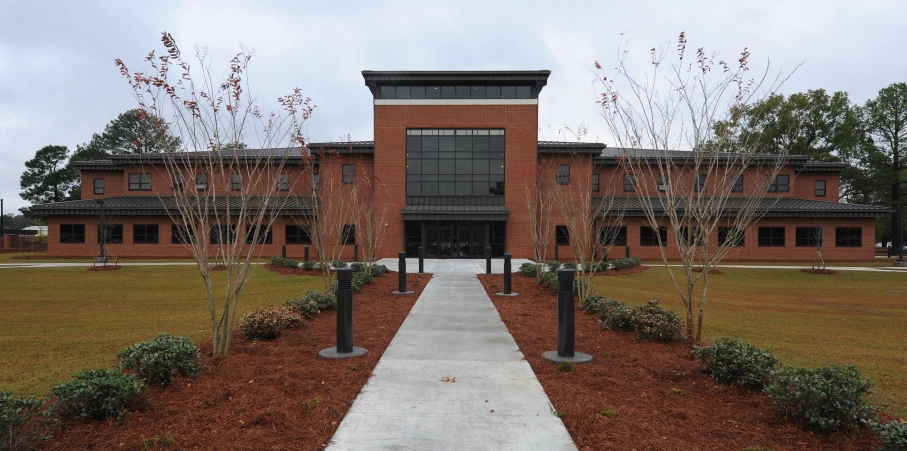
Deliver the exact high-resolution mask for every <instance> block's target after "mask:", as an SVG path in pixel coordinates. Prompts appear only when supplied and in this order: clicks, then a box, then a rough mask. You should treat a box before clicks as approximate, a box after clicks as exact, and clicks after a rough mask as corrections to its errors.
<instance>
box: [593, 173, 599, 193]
mask: <svg viewBox="0 0 907 451" xmlns="http://www.w3.org/2000/svg"><path fill="white" fill-rule="evenodd" d="M598 189H599V186H598V174H592V192H593V193H597V192H598Z"/></svg>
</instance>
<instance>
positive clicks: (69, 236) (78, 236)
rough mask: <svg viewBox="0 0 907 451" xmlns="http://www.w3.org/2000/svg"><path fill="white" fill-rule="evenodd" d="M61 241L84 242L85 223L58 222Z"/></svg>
mask: <svg viewBox="0 0 907 451" xmlns="http://www.w3.org/2000/svg"><path fill="white" fill-rule="evenodd" d="M60 242H61V243H72V244H74V243H84V242H85V224H60Z"/></svg>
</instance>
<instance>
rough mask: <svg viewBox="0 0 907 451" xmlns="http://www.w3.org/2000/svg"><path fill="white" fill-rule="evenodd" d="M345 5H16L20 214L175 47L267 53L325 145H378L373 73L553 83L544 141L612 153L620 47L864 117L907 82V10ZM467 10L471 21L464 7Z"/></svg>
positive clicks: (2, 104)
mask: <svg viewBox="0 0 907 451" xmlns="http://www.w3.org/2000/svg"><path fill="white" fill-rule="evenodd" d="M327 3H329V2H305V1H270V2H266V1H256V2H255V4H254V5H253V4H252V2H239V1H230V0H216V1H184V2H180V1H159V0H156V1H152V2H135V1H125V0H118V1H110V2H104V1H90V0H86V1H78V2H77V1H68V0H66V1H64V0H60V1H56V2H51V1H42V0H30V1H21V0H0V7H2V8H0V11H2V14H0V197H2V198H4V199H6V212H15V211H16V209H17V208H18V207H22V206H25V205H26V203H25V202H24V201H22V200H21V199H20V198H19V194H18V193H19V191H20V188H19V177H20V175H21V174H22V172H23V171H24V170H25V167H24V162H25V161H26V160H28V159H30V158H32V157H33V156H34V153H35V151H36V150H38V149H40V148H41V147H43V146H46V145H50V144H55V145H65V146H68V147H69V148H70V149H71V150H74V149H75V147H76V145H77V144H80V143H83V142H87V141H88V140H89V139H90V138H91V135H92V133H96V132H100V131H102V130H103V129H104V126H105V125H106V124H107V123H108V122H109V121H110V120H111V119H113V118H115V117H116V116H117V115H118V114H119V113H122V112H123V111H125V110H127V109H129V108H134V107H135V103H134V100H133V99H132V97H131V96H130V91H129V88H128V85H127V84H126V82H125V80H124V79H123V78H122V76H121V75H120V74H119V73H118V72H117V70H116V68H115V67H114V64H113V61H114V59H115V58H122V59H123V60H124V61H125V62H126V63H127V65H129V66H130V68H132V69H140V68H143V65H142V57H143V56H145V55H146V54H147V53H148V51H150V50H158V52H159V53H160V49H161V46H160V33H161V32H162V31H165V30H166V31H169V32H170V33H172V34H173V36H174V37H175V38H176V39H177V42H178V43H180V45H181V46H182V47H183V49H184V51H185V50H187V49H191V48H192V46H193V45H194V44H200V45H204V46H207V47H208V48H209V49H210V50H211V52H212V54H213V56H214V58H215V63H216V67H218V68H222V69H223V68H226V67H227V61H228V60H229V58H230V57H231V56H232V55H233V54H234V53H235V52H236V51H237V50H238V47H239V44H240V43H242V44H244V45H246V46H249V47H252V48H254V49H255V53H256V56H255V58H254V59H253V61H252V68H251V70H252V72H251V76H252V77H253V78H252V80H253V90H255V91H256V92H257V93H258V94H259V98H260V99H262V101H263V102H264V103H263V106H264V107H265V108H266V109H272V108H274V104H273V99H275V98H276V97H278V96H280V95H284V94H286V93H288V92H289V91H290V90H292V89H293V88H294V87H299V88H301V89H302V91H303V92H304V93H305V94H306V95H308V96H310V97H312V98H313V99H314V102H315V103H316V104H317V108H316V111H315V115H314V116H313V118H312V119H311V121H310V122H309V124H308V135H309V137H310V138H311V139H312V140H316V141H320V140H337V139H340V138H343V137H345V136H346V135H350V136H351V137H352V138H353V139H361V140H369V139H372V134H373V131H372V108H371V97H370V94H369V91H368V89H367V88H366V87H365V85H364V84H363V80H362V76H361V74H360V71H361V70H363V69H373V70H445V69H458V70H464V69H477V70H483V69H484V70H490V69H549V70H551V72H552V73H551V77H550V79H549V80H548V86H547V87H546V88H545V89H544V90H543V91H542V95H541V97H540V100H539V126H540V129H541V130H540V138H543V139H554V138H557V130H558V129H561V128H563V127H564V126H569V127H576V126H577V125H579V124H586V125H587V126H588V127H589V129H590V133H589V136H588V139H589V140H594V139H598V140H601V141H604V142H606V143H607V138H606V133H605V128H606V127H605V125H604V123H603V121H602V119H601V118H600V117H599V115H598V110H597V109H596V105H595V100H596V94H595V86H594V85H593V83H592V81H593V80H594V74H593V73H592V63H593V61H595V60H599V61H601V62H602V63H603V65H604V66H605V67H613V64H614V62H615V53H616V48H617V45H618V42H619V40H620V34H621V33H622V32H625V33H626V34H627V35H628V36H629V37H630V39H631V43H632V45H631V48H632V50H633V52H635V53H636V54H638V55H640V56H642V57H645V56H646V54H647V52H648V49H650V48H652V47H653V46H656V45H658V44H662V43H665V42H668V41H672V40H675V39H676V36H677V34H678V33H679V32H680V31H686V33H687V37H688V39H689V46H690V47H692V48H694V49H695V48H697V47H702V46H704V47H706V49H707V50H712V51H714V52H717V53H718V55H719V56H720V57H721V58H724V59H728V60H734V59H736V57H737V55H738V54H739V52H740V51H741V50H742V49H743V47H748V48H749V49H750V51H751V52H752V58H753V62H754V63H758V64H763V63H764V62H765V61H766V60H767V59H768V58H771V61H772V66H773V67H774V68H776V69H790V68H793V67H795V66H796V65H797V64H799V63H800V62H803V63H804V65H803V66H802V67H801V68H800V69H799V70H798V71H797V72H796V74H795V75H794V76H793V78H792V79H791V80H790V81H789V82H788V83H787V84H786V85H784V87H783V89H782V91H783V92H785V93H793V92H800V91H805V90H807V89H815V88H824V89H826V90H829V91H836V90H843V91H847V92H848V93H849V94H850V96H851V100H852V101H855V102H859V103H862V102H864V101H865V100H866V99H868V98H871V97H873V96H874V95H875V94H876V93H877V92H878V90H879V89H881V88H883V87H885V86H887V85H888V84H891V83H894V82H904V81H907V58H904V57H903V55H904V48H905V44H907V35H905V31H904V30H905V26H904V18H905V17H907V2H905V1H904V0H891V1H888V0H864V1H846V2H845V1H841V0H822V1H800V0H782V1H774V0H760V1H750V2H736V1H727V0H720V1H689V0H688V1H685V2H684V1H668V0H662V1H655V0H652V1H645V0H637V1H630V2H627V1H621V2H607V1H594V2H573V1H566V0H564V1H561V2H551V1H545V2H529V1H509V0H494V1H488V0H485V1H477V2H450V1H445V2H438V3H436V4H433V3H432V2H428V1H397V2H362V3H358V2H350V1H335V2H330V3H331V4H332V6H324V5H325V4H327ZM454 4H456V5H457V6H452V5H454Z"/></svg>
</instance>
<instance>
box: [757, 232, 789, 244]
mask: <svg viewBox="0 0 907 451" xmlns="http://www.w3.org/2000/svg"><path fill="white" fill-rule="evenodd" d="M759 246H761V247H784V227H759Z"/></svg>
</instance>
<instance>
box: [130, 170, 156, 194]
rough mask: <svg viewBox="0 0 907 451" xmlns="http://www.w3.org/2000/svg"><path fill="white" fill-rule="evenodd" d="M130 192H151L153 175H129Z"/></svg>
mask: <svg viewBox="0 0 907 451" xmlns="http://www.w3.org/2000/svg"><path fill="white" fill-rule="evenodd" d="M129 191H151V174H129Z"/></svg>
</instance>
